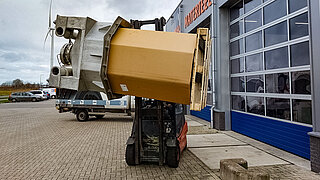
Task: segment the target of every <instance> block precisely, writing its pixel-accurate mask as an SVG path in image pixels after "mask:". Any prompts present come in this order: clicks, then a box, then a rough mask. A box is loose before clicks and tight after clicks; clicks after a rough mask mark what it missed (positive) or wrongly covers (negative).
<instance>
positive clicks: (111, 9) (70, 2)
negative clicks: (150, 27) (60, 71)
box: [0, 0, 180, 84]
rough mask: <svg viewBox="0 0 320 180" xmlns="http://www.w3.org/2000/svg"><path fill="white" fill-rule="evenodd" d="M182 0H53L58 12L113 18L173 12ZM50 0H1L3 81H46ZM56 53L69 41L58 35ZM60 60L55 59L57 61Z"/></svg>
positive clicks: (0, 77) (0, 67)
mask: <svg viewBox="0 0 320 180" xmlns="http://www.w3.org/2000/svg"><path fill="white" fill-rule="evenodd" d="M179 2H180V0H117V1H116V0H53V10H52V18H53V20H55V18H56V15H57V14H59V15H66V16H67V15H72V16H88V17H91V18H93V19H95V20H97V21H104V22H113V21H114V20H115V19H116V17H117V16H122V17H123V18H125V19H127V20H130V19H141V20H143V19H154V18H156V17H161V16H164V17H165V18H166V19H168V17H169V16H170V15H171V14H172V12H173V11H174V10H175V8H176V7H177V5H178V4H179ZM49 4H50V0H0V29H1V30H0V84H1V83H4V82H6V81H12V80H14V79H17V78H19V79H21V80H23V81H24V82H31V83H33V82H36V83H38V82H39V81H40V76H41V79H42V82H44V79H47V78H48V76H49V61H50V38H48V41H47V43H46V45H45V46H44V38H45V35H46V33H47V31H48V10H49ZM55 42H56V43H55V55H56V54H58V53H59V51H60V48H61V46H62V45H63V44H64V43H66V42H67V41H66V40H65V39H63V38H55ZM56 64H58V63H57V60H56V59H55V61H54V65H56Z"/></svg>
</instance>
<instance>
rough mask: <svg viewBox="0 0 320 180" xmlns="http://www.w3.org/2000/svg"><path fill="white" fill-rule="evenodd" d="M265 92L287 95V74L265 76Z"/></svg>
mask: <svg viewBox="0 0 320 180" xmlns="http://www.w3.org/2000/svg"><path fill="white" fill-rule="evenodd" d="M266 92H267V93H284V94H289V93H290V86H289V73H277V74H266Z"/></svg>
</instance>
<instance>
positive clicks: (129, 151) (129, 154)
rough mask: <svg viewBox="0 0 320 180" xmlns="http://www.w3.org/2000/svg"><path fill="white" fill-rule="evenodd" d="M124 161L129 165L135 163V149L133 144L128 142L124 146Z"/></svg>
mask: <svg viewBox="0 0 320 180" xmlns="http://www.w3.org/2000/svg"><path fill="white" fill-rule="evenodd" d="M126 163H127V164H128V165H129V166H134V165H136V163H135V150H134V144H128V145H127V148H126Z"/></svg>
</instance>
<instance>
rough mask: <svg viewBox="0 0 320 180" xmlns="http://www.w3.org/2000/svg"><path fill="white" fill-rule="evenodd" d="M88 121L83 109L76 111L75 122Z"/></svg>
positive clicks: (87, 115) (86, 112)
mask: <svg viewBox="0 0 320 180" xmlns="http://www.w3.org/2000/svg"><path fill="white" fill-rule="evenodd" d="M88 119H89V114H88V111H87V110H85V109H81V110H78V112H77V120H78V121H80V122H84V121H87V120H88Z"/></svg>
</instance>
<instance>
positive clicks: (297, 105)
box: [292, 99, 312, 124]
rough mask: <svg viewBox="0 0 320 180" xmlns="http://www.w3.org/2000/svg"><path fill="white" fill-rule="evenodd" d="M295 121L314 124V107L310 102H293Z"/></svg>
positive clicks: (295, 100)
mask: <svg viewBox="0 0 320 180" xmlns="http://www.w3.org/2000/svg"><path fill="white" fill-rule="evenodd" d="M292 113H293V121H296V122H301V123H305V124H312V106H311V101H309V100H299V99H294V100H292Z"/></svg>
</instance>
